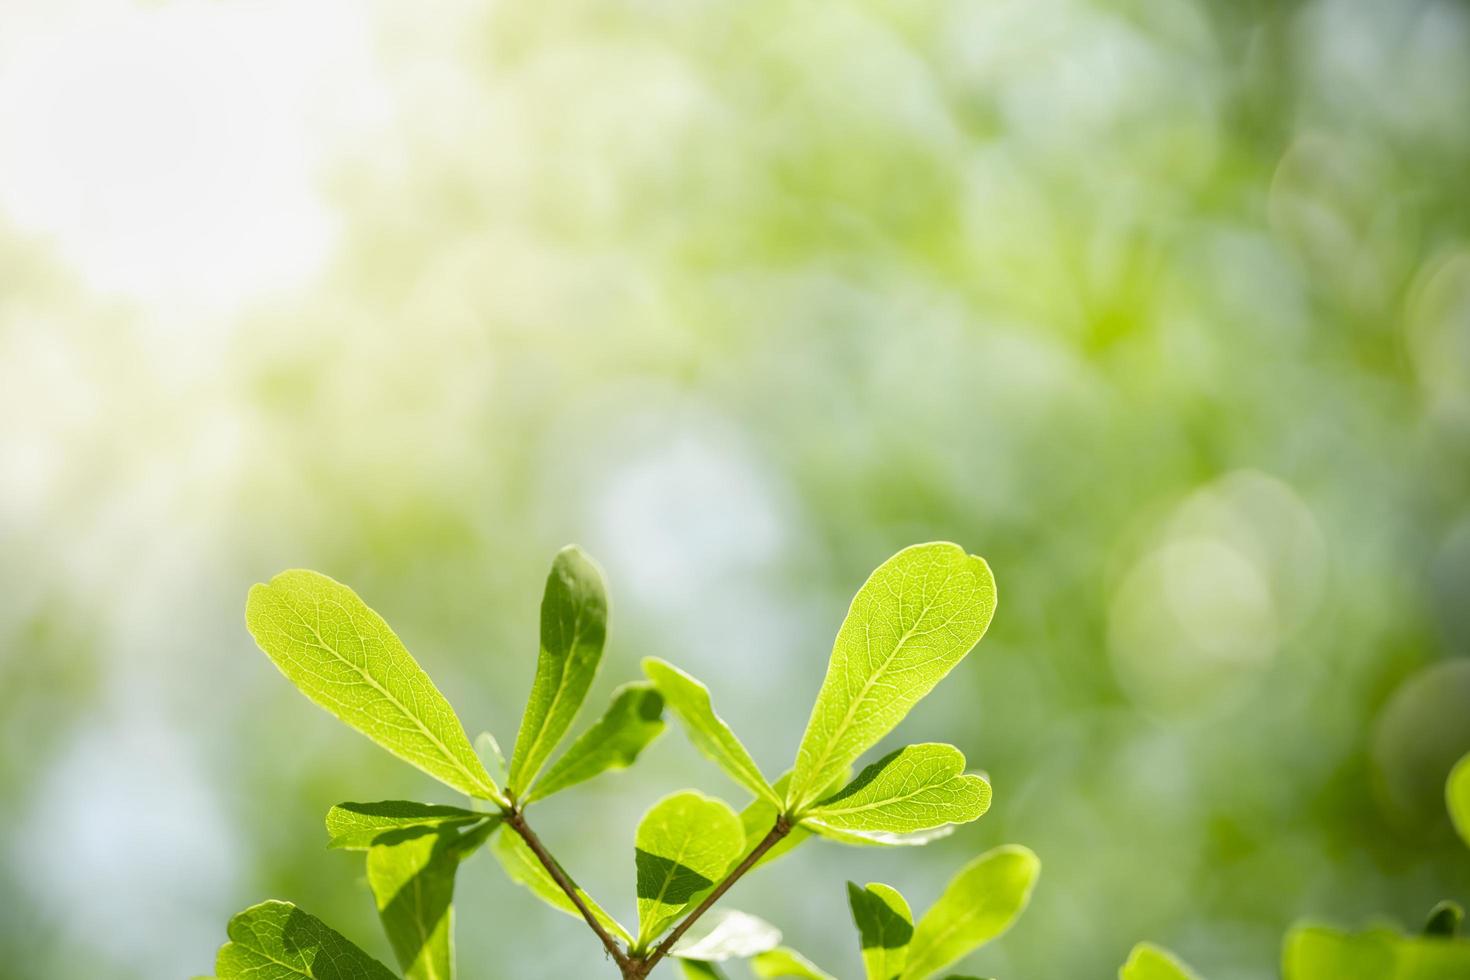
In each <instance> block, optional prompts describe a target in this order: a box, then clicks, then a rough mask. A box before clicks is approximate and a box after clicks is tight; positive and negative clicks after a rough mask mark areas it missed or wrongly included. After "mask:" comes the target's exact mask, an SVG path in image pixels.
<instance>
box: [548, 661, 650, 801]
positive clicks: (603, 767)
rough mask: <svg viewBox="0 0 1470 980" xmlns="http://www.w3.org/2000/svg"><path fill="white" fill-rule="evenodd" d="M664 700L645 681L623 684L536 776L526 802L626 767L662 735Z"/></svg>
mask: <svg viewBox="0 0 1470 980" xmlns="http://www.w3.org/2000/svg"><path fill="white" fill-rule="evenodd" d="M663 711H664V699H663V695H661V694H659V693H658V689H657V688H655V687H654V686H653V685H652V684H649V683H646V682H635V683H632V684H624V685H623V686H622V687H620V688H618V689H617V690H616V691H614V692H613V698H612V704H610V705H608V709H607V713H606V714H604V715H603V716H602V717H601V718H599V719H598V720H597V723H596V724H595V725H593V726H592V727H591V728H589V729H587V731H585V732H583V733H582V734H581V735H580V736H578V738H577V740H576V741H575V742H573V743H572V744H571V747H570V748H568V749H567V750H566V752H565V753H563V754H562V756H561V758H559V759H557V760H556V761H555V762H553V763H552V764H551V768H549V769H547V770H546V772H545V773H544V774H543V775H542V776H541V778H540V779H538V780H537V781H536V782H535V784H534V785H533V786H532V787H531V789H530V792H528V793H527V794H526V801H527V802H530V801H531V800H540V799H545V798H546V797H548V796H550V795H551V794H552V793H558V792H560V791H562V790H564V789H566V788H567V787H568V786H575V785H576V784H577V783H580V782H583V781H585V780H588V779H591V778H592V777H593V776H597V775H600V774H602V773H604V772H606V771H608V770H610V769H626V768H627V767H628V766H631V765H632V764H633V761H634V760H635V759H637V758H638V753H640V752H642V751H643V750H644V748H646V747H647V746H648V744H649V743H650V742H652V741H653V740H654V739H656V738H658V737H659V735H661V734H663V730H664V720H663Z"/></svg>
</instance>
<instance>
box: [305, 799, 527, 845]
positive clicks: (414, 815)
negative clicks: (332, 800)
mask: <svg viewBox="0 0 1470 980" xmlns="http://www.w3.org/2000/svg"><path fill="white" fill-rule="evenodd" d="M481 820H490V821H495V822H497V823H498V822H499V820H500V815H499V814H489V813H476V812H475V811H474V810H465V809H461V808H460V807H457V806H438V805H435V804H432V803H412V802H410V801H408V800H384V801H382V802H380V803H338V804H337V805H336V806H334V807H332V808H331V809H330V810H328V811H327V833H328V834H329V835H330V836H331V840H330V841H328V842H327V846H328V847H338V848H345V849H346V850H349V851H365V850H367V849H368V848H369V847H372V846H373V843H374V842H375V841H376V840H377V839H378V838H379V837H381V836H383V835H384V834H387V833H390V832H392V831H398V830H407V829H413V828H422V829H425V830H434V829H436V828H439V827H464V826H467V825H469V824H473V823H478V822H479V821H481Z"/></svg>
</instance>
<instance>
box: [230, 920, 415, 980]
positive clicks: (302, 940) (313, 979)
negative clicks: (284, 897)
mask: <svg viewBox="0 0 1470 980" xmlns="http://www.w3.org/2000/svg"><path fill="white" fill-rule="evenodd" d="M229 937H230V941H229V942H227V943H225V944H224V945H223V946H221V947H220V951H219V955H218V956H216V957H215V961H214V972H215V975H216V976H217V977H218V978H219V980H301V978H302V977H305V978H307V980H393V973H392V971H390V970H389V969H388V968H387V967H386V966H384V965H383V964H381V963H379V962H378V961H377V960H375V959H373V958H372V957H371V956H369V955H368V954H366V953H364V952H363V951H362V950H360V949H358V948H357V947H356V946H354V945H353V944H352V943H351V942H350V941H349V940H348V939H347V938H346V937H344V936H343V935H342V934H341V933H339V932H337V931H336V930H335V929H333V928H332V927H331V926H329V925H327V924H326V923H325V922H323V921H322V920H321V919H318V918H317V917H316V916H314V915H310V914H308V913H306V912H303V911H301V910H300V909H298V908H297V907H296V906H294V905H292V904H291V903H290V902H261V903H260V904H259V905H252V906H251V907H250V908H248V909H246V910H245V911H243V912H241V913H239V914H238V915H236V916H235V917H234V918H232V919H231V920H230V925H229Z"/></svg>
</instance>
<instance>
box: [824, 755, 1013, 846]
mask: <svg viewBox="0 0 1470 980" xmlns="http://www.w3.org/2000/svg"><path fill="white" fill-rule="evenodd" d="M989 808H990V784H989V783H988V782H986V781H985V778H984V777H983V776H979V775H976V774H974V773H968V774H967V773H966V772H965V757H964V755H963V754H962V753H961V752H960V750H959V749H957V748H955V747H954V746H953V745H941V744H937V743H925V744H922V745H910V746H907V747H905V748H902V749H899V750H898V751H897V752H892V753H890V754H888V755H886V756H884V757H883V758H882V759H879V760H878V761H877V762H875V763H873V764H872V765H871V766H868V767H867V768H866V769H864V770H863V771H862V772H861V773H859V774H858V777H857V779H854V780H853V781H852V782H851V783H849V784H847V786H845V787H843V788H842V789H841V790H839V791H838V792H837V793H835V794H834V795H832V796H829V797H827V798H826V799H824V800H822V801H821V802H819V803H818V804H817V805H816V806H814V807H812V808H811V809H810V810H808V811H807V815H808V817H810V818H812V819H815V820H818V821H820V822H821V823H822V824H823V825H824V826H826V827H829V828H832V829H834V830H839V831H841V830H845V831H856V832H859V833H873V832H878V833H890V834H908V833H913V832H915V831H920V830H932V829H934V828H936V827H942V826H944V825H946V824H957V823H969V822H970V821H971V820H974V819H976V818H978V817H979V816H980V815H981V814H982V813H984V812H985V811H986V810H987V809H989Z"/></svg>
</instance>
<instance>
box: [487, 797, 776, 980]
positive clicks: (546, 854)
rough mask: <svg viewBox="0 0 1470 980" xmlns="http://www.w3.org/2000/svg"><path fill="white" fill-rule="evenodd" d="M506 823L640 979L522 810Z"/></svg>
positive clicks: (512, 811)
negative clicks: (527, 820) (532, 827)
mask: <svg viewBox="0 0 1470 980" xmlns="http://www.w3.org/2000/svg"><path fill="white" fill-rule="evenodd" d="M505 822H506V824H508V825H509V826H510V828H511V829H512V830H514V831H515V832H516V833H518V834H520V835H521V839H522V840H523V841H525V842H526V846H527V847H529V848H530V849H531V853H532V854H534V855H536V859H537V860H538V861H540V862H541V865H542V867H544V868H545V869H546V871H547V873H548V874H550V875H551V877H552V880H553V881H555V882H556V883H557V885H559V886H560V887H561V890H562V891H564V892H566V893H567V898H570V899H571V900H572V904H573V905H575V906H576V907H577V911H578V912H581V913H582V918H584V919H586V920H587V925H589V926H591V927H592V931H593V932H595V933H597V938H598V939H600V940H602V945H603V948H605V949H606V950H607V953H608V955H609V956H611V957H612V958H613V960H614V961H616V962H617V964H618V969H619V970H621V971H622V973H623V976H625V977H627V976H640V975H641V974H630V973H629V972H628V971H629V970H630V969H632V968H633V962H632V960H630V959H629V958H628V954H627V953H625V952H623V948H622V947H621V946H619V945H618V942H617V940H616V939H614V938H613V937H612V936H610V935H609V934H608V931H607V930H606V929H604V928H603V927H602V923H600V922H598V921H597V916H595V915H593V914H592V910H591V909H590V908H588V907H587V902H586V901H585V900H584V899H583V898H582V894H581V893H580V892H579V891H577V886H576V885H575V884H573V882H572V879H571V878H569V877H567V873H566V872H565V871H563V870H562V868H561V865H560V864H557V863H556V858H554V857H552V856H551V852H550V851H548V850H547V849H546V845H545V844H542V843H541V838H539V837H537V836H536V832H535V831H534V830H532V829H531V827H530V825H529V824H527V823H526V818H525V815H524V814H522V813H521V811H520V809H519V808H517V807H515V806H512V807H510V808H508V809H506V811H505ZM773 843H774V842H773Z"/></svg>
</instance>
